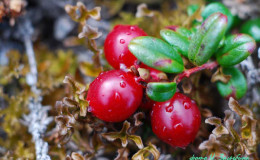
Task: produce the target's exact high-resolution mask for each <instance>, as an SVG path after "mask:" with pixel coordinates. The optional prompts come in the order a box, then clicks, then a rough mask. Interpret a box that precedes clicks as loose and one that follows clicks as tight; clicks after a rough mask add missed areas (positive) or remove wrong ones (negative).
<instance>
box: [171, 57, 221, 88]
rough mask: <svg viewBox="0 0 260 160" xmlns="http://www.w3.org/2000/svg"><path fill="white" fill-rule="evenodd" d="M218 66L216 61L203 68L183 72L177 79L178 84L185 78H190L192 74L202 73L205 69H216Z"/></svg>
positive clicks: (206, 64) (198, 67) (204, 65)
mask: <svg viewBox="0 0 260 160" xmlns="http://www.w3.org/2000/svg"><path fill="white" fill-rule="evenodd" d="M217 66H218V63H217V62H216V61H214V62H210V63H205V64H203V65H201V66H197V67H194V68H191V69H188V70H186V71H183V72H182V73H180V74H178V75H177V76H176V78H175V81H176V83H180V81H181V80H182V79H183V78H184V77H190V75H191V74H193V73H196V72H199V71H202V70H204V69H210V70H212V69H214V68H215V67H217Z"/></svg>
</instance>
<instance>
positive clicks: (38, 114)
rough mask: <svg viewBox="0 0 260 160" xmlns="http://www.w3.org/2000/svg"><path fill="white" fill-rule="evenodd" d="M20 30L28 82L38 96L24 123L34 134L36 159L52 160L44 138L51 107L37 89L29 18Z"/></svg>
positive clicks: (30, 106) (31, 103)
mask: <svg viewBox="0 0 260 160" xmlns="http://www.w3.org/2000/svg"><path fill="white" fill-rule="evenodd" d="M19 31H20V34H21V37H22V39H23V41H24V45H25V49H26V54H27V56H28V61H29V65H30V72H29V73H28V74H27V75H26V82H27V84H28V85H29V86H31V91H32V92H33V93H34V94H35V95H36V96H37V98H32V97H30V102H29V106H28V108H29V110H30V113H29V114H28V115H24V121H23V123H24V124H25V125H27V126H28V130H29V132H30V133H31V135H32V139H33V141H34V143H35V150H36V159H37V160H50V159H51V158H50V156H49V155H48V143H47V142H44V140H43V139H42V137H43V134H44V133H45V131H46V129H47V126H48V124H49V123H50V122H51V121H52V120H53V118H52V117H48V110H49V109H50V108H49V107H44V106H42V104H41V101H42V97H41V95H40V94H41V91H40V90H38V89H37V86H36V85H37V79H38V78H37V74H38V73H37V65H36V59H35V54H34V50H33V44H32V40H31V35H32V33H33V28H32V26H31V23H30V21H29V20H28V19H25V20H24V21H22V22H21V23H20V24H19Z"/></svg>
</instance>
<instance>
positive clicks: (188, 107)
mask: <svg viewBox="0 0 260 160" xmlns="http://www.w3.org/2000/svg"><path fill="white" fill-rule="evenodd" d="M183 105H184V108H185V109H190V108H191V105H190V104H189V103H188V102H184V103H183Z"/></svg>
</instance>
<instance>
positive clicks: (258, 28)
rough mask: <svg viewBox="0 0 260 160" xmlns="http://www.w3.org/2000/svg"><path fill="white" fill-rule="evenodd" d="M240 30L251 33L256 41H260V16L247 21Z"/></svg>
mask: <svg viewBox="0 0 260 160" xmlns="http://www.w3.org/2000/svg"><path fill="white" fill-rule="evenodd" d="M240 31H241V32H242V33H246V34H249V35H250V36H252V37H253V38H254V39H255V41H257V42H260V18H257V19H252V20H249V21H247V22H246V23H245V24H243V25H242V27H241V30H240Z"/></svg>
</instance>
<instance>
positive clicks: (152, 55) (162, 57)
mask: <svg viewBox="0 0 260 160" xmlns="http://www.w3.org/2000/svg"><path fill="white" fill-rule="evenodd" d="M128 48H129V50H130V51H131V53H133V54H134V55H135V57H137V58H138V59H139V60H140V61H142V62H143V63H144V64H146V65H148V66H150V67H152V68H155V69H157V70H160V71H163V72H166V73H180V72H182V71H183V70H184V66H183V61H182V58H181V56H180V55H179V54H178V52H177V51H176V50H175V49H173V47H172V46H170V45H169V44H167V43H166V42H164V41H163V40H161V39H158V38H154V37H149V36H141V37H137V38H134V39H133V40H132V41H131V42H130V44H129V45H128Z"/></svg>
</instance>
